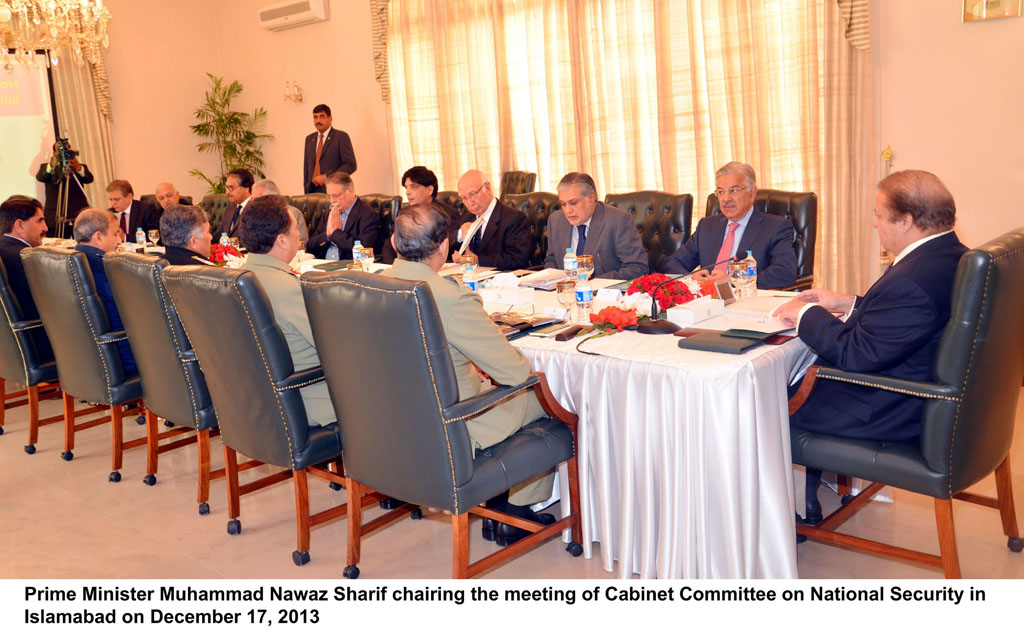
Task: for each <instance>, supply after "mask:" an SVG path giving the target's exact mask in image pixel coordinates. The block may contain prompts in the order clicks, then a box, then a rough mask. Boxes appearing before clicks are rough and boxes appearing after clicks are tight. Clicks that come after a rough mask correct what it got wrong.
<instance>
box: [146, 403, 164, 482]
mask: <svg viewBox="0 0 1024 638" xmlns="http://www.w3.org/2000/svg"><path fill="white" fill-rule="evenodd" d="M145 413H146V476H147V477H148V476H156V470H157V464H158V463H159V460H158V459H159V456H160V438H159V437H158V434H157V427H156V425H157V419H156V415H155V414H153V411H152V410H146V411H145Z"/></svg>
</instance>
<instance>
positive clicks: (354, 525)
mask: <svg viewBox="0 0 1024 638" xmlns="http://www.w3.org/2000/svg"><path fill="white" fill-rule="evenodd" d="M362 495H363V489H362V486H361V485H360V484H359V483H358V482H357V481H356V480H355V479H353V478H349V477H345V497H346V499H347V500H348V555H347V557H346V565H345V571H344V572H343V574H344V576H345V578H359V567H358V565H359V555H360V550H361V543H362V537H363V505H362V500H363V499H362Z"/></svg>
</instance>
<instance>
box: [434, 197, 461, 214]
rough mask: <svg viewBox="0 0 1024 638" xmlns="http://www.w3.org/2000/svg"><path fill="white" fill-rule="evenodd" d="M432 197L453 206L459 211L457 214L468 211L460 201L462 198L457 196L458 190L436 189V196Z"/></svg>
mask: <svg viewBox="0 0 1024 638" xmlns="http://www.w3.org/2000/svg"><path fill="white" fill-rule="evenodd" d="M434 199H436V200H437V201H439V202H443V203H445V204H448V205H449V206H451V207H452V208H454V209H455V210H456V211H457V212H458V213H459V216H462V215H465V214H466V213H467V212H468V211H466V205H465V204H463V203H462V198H461V197H459V193H458V191H437V197H435V198H434Z"/></svg>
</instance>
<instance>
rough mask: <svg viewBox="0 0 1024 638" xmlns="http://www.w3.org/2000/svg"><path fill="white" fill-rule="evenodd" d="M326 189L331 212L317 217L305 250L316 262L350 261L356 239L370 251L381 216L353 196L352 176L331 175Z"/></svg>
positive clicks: (346, 174) (337, 172)
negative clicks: (331, 260)
mask: <svg viewBox="0 0 1024 638" xmlns="http://www.w3.org/2000/svg"><path fill="white" fill-rule="evenodd" d="M326 188H327V196H328V197H330V198H331V210H330V211H328V212H327V214H326V215H324V216H323V217H321V218H320V223H319V224H317V227H316V232H315V233H313V234H312V235H311V236H310V238H309V244H307V245H306V251H307V252H310V253H312V254H313V255H314V256H315V257H317V258H318V259H352V246H353V245H354V244H355V242H356V240H359V241H360V242H362V245H363V248H373V247H374V246H375V245H376V243H377V235H378V234H379V233H380V215H379V214H378V213H377V211H375V210H373V208H371V207H370V205H369V204H367V203H366V202H364V201H363V200H361V199H359V198H358V197H356V190H355V189H356V186H355V183H353V182H352V177H351V176H350V175H349V174H348V173H344V172H342V171H336V172H334V173H331V174H330V175H328V176H327V183H326Z"/></svg>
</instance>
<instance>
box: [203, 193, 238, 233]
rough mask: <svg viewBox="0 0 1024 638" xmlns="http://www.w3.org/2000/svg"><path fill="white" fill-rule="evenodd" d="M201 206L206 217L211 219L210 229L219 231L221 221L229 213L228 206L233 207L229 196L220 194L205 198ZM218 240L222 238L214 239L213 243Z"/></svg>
mask: <svg viewBox="0 0 1024 638" xmlns="http://www.w3.org/2000/svg"><path fill="white" fill-rule="evenodd" d="M199 206H200V207H201V208H202V209H203V210H205V211H206V216H207V217H209V219H210V228H211V229H212V230H217V229H218V228H220V221H221V220H222V219H224V213H226V212H227V210H228V206H231V202H229V201H228V196H227V195H225V194H223V193H218V194H216V195H207V196H205V197H203V199H202V201H200V202H199ZM218 239H220V238H219V237H214V238H213V241H214V242H216V241H217V240H218Z"/></svg>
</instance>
